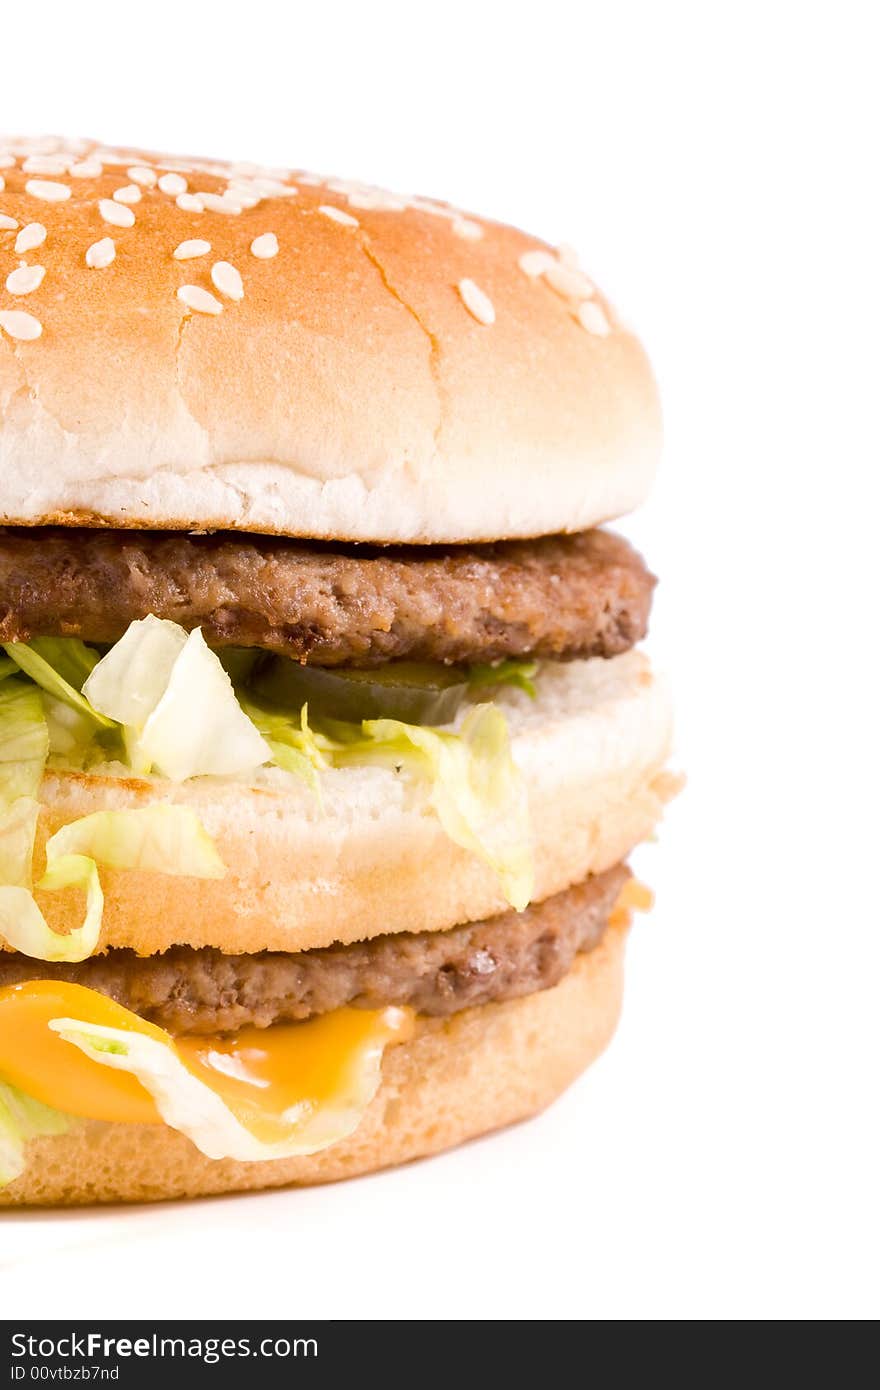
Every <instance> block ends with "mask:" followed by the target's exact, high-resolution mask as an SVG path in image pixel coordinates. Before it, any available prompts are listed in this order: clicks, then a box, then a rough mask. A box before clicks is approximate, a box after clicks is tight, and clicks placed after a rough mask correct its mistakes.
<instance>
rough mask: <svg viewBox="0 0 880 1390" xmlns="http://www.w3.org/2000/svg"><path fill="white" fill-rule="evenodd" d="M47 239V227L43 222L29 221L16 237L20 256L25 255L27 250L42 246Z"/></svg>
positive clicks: (16, 247)
mask: <svg viewBox="0 0 880 1390" xmlns="http://www.w3.org/2000/svg"><path fill="white" fill-rule="evenodd" d="M45 240H46V228H45V227H44V226H43V224H42V222H29V223H28V224H27V226H26V227H22V229H21V231H20V232H19V234H18V236H17V237H16V238H15V249H16V251H17V252H18V254H19V256H23V255H25V253H26V252H28V251H35V250H36V248H37V247H38V246H42V244H43V242H44V241H45Z"/></svg>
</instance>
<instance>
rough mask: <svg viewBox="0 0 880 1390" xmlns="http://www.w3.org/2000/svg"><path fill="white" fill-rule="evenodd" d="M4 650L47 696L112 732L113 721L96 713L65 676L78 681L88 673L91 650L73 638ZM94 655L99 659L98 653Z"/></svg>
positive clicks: (10, 646) (10, 645) (11, 644)
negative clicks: (80, 676) (83, 674)
mask: <svg viewBox="0 0 880 1390" xmlns="http://www.w3.org/2000/svg"><path fill="white" fill-rule="evenodd" d="M68 642H69V643H71V649H70V650H69V651H68V650H67V649H66V644H67V643H68ZM3 648H4V650H5V652H6V654H7V656H10V657H11V658H12V660H13V661H14V662H15V664H16V666H18V667H20V669H21V670H22V671H23V672H24V674H25V675H26V676H29V677H30V679H31V680H32V681H33V682H34V684H35V685H38V686H39V687H40V689H41V690H45V692H46V694H47V695H50V696H52V697H53V698H54V699H56V700H61V701H62V702H63V703H64V704H65V705H70V707H71V709H74V710H76V711H77V713H78V714H80V715H82V716H83V717H84V718H86V719H89V720H91V721H92V723H93V724H94V725H95V727H96V728H104V729H112V728H113V723H114V721H113V720H112V719H108V718H107V717H106V715H104V714H101V713H100V712H99V711H98V710H97V709H95V708H94V707H93V706H92V705H91V704H90V703H89V701H88V699H87V698H86V697H85V696H84V695H82V694H81V693H80V690H79V688H78V687H77V686H76V685H72V684H71V683H70V681H69V680H68V679H67V678H66V675H65V674H63V672H66V673H67V675H70V676H73V678H74V680H77V679H78V677H79V675H80V673H81V672H82V670H83V669H85V670H86V673H87V671H88V667H89V661H90V657H89V656H88V655H87V653H88V648H87V647H85V646H84V644H83V643H82V642H77V641H76V639H74V638H71V637H63V638H62V637H58V638H51V637H45V638H42V639H40V638H38V639H36V640H35V641H33V642H4V643H3ZM80 649H81V650H80ZM94 655H95V657H96V659H97V653H95V654H94Z"/></svg>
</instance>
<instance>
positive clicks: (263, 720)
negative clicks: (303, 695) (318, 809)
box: [238, 691, 332, 803]
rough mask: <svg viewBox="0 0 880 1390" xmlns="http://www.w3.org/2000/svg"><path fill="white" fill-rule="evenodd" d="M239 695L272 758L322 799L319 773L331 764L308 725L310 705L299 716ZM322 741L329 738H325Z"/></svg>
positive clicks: (244, 708) (319, 799)
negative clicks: (269, 707) (266, 707)
mask: <svg viewBox="0 0 880 1390" xmlns="http://www.w3.org/2000/svg"><path fill="white" fill-rule="evenodd" d="M238 699H239V703H240V704H241V707H242V709H243V710H244V712H245V714H246V715H247V716H248V718H249V719H250V720H251V721H252V722H253V724H254V725H255V727H256V728H257V729H258V730H259V732H260V734H261V735H262V736H263V738H264V739H265V740H266V744H267V746H268V747H269V749H270V751H271V754H272V761H273V762H274V763H275V764H276V765H277V766H278V767H281V768H284V770H285V772H292V773H294V775H295V776H297V777H300V778H301V779H302V780H303V781H304V782H305V783H306V784H307V785H308V786H309V787H310V788H311V790H312V791H313V792H314V794H315V797H316V798H317V800H318V802H319V803H320V802H321V782H320V779H319V777H318V773H319V772H321V771H323V770H324V769H325V768H328V767H330V766H332V764H331V762H330V758H329V757H328V755H327V754H326V753H325V752H323V751H322V749H321V746H320V741H319V739H318V737H317V736H316V735H315V732H314V730H313V729H312V728H311V727H310V725H309V707H308V705H303V707H302V709H301V710H300V712H299V719H298V720H297V719H296V718H293V717H291V716H290V715H287V714H282V713H280V712H279V711H277V710H276V711H272V710H267V709H264V708H263V707H262V706H260V705H258V704H255V703H254V702H253V700H251V699H250V698H249V697H248V696H247V695H246V694H245V693H244V692H243V691H239V692H238ZM323 741H324V742H325V743H326V742H327V740H326V739H325V740H323Z"/></svg>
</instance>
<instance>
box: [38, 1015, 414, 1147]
mask: <svg viewBox="0 0 880 1390" xmlns="http://www.w3.org/2000/svg"><path fill="white" fill-rule="evenodd" d="M394 1012H395V1013H397V1012H398V1011H396V1010H395V1011H394ZM300 1026H304V1027H306V1028H308V1027H310V1026H312V1025H310V1024H305V1025H300ZM49 1027H50V1028H51V1029H52V1031H53V1033H57V1034H58V1035H59V1036H60V1037H62V1038H64V1040H65V1041H66V1042H69V1043H72V1044H73V1045H74V1047H78V1048H79V1050H80V1051H81V1052H83V1053H84V1054H85V1056H86V1057H89V1058H90V1059H91V1060H92V1061H93V1062H98V1063H99V1064H100V1065H101V1066H104V1067H110V1068H112V1069H113V1070H115V1071H123V1072H128V1073H129V1075H131V1076H134V1077H136V1078H137V1080H138V1081H139V1082H140V1083H141V1085H142V1086H143V1087H144V1089H145V1090H146V1091H148V1092H149V1094H150V1095H151V1096H152V1097H153V1100H154V1101H155V1104H156V1109H157V1110H158V1111H159V1114H160V1115H161V1117H162V1119H163V1120H164V1121H165V1123H166V1124H167V1125H170V1126H171V1128H172V1129H177V1130H180V1132H181V1133H182V1134H185V1135H186V1136H187V1137H188V1138H189V1139H190V1140H191V1141H192V1143H193V1144H195V1146H196V1148H198V1149H200V1150H201V1152H202V1153H203V1154H206V1155H207V1157H208V1158H213V1159H219V1158H234V1159H237V1160H238V1161H239V1162H244V1163H248V1162H251V1163H253V1162H260V1161H264V1160H266V1159H273V1158H292V1157H294V1156H295V1155H297V1154H311V1153H316V1152H317V1151H318V1150H319V1149H323V1148H326V1147H328V1146H329V1145H330V1144H336V1143H338V1142H339V1141H340V1140H341V1139H344V1138H345V1137H346V1136H347V1135H349V1134H351V1133H352V1132H353V1131H354V1130H355V1129H356V1128H357V1126H358V1124H359V1123H360V1121H361V1119H362V1117H363V1114H364V1111H365V1110H366V1108H367V1106H368V1105H369V1103H370V1101H371V1100H372V1099H373V1096H374V1095H375V1094H376V1091H377V1090H378V1087H379V1081H380V1079H381V1066H382V1051H383V1048H382V1046H381V1045H374V1046H370V1047H367V1048H364V1049H363V1050H362V1051H361V1053H360V1055H359V1057H358V1059H357V1064H356V1065H354V1066H352V1067H351V1068H350V1069H348V1074H347V1075H346V1076H345V1078H344V1079H342V1080H341V1082H340V1087H339V1091H338V1093H337V1094H336V1095H335V1096H334V1097H333V1101H332V1103H331V1102H328V1103H321V1104H318V1105H313V1104H312V1103H310V1102H309V1100H308V1099H307V1098H306V1097H304V1099H303V1102H302V1103H301V1104H297V1105H295V1106H293V1107H292V1108H291V1109H290V1110H288V1111H286V1112H285V1113H284V1114H283V1115H281V1116H279V1117H278V1121H279V1127H280V1129H281V1130H282V1132H283V1133H284V1137H283V1138H281V1139H279V1140H276V1141H275V1142H271V1143H267V1142H265V1141H264V1140H261V1139H258V1138H257V1137H256V1135H255V1134H253V1133H252V1132H251V1130H250V1129H248V1128H247V1127H246V1126H245V1125H244V1124H242V1122H241V1121H240V1120H239V1119H238V1118H237V1117H236V1116H235V1114H234V1113H233V1112H232V1110H231V1109H230V1108H229V1106H227V1105H226V1103H225V1101H223V1100H221V1098H220V1097H219V1096H218V1095H217V1093H216V1092H215V1091H213V1090H212V1089H211V1088H210V1086H207V1085H206V1084H205V1083H204V1082H203V1081H200V1080H199V1079H198V1078H197V1077H196V1076H195V1075H193V1073H192V1072H191V1071H189V1070H188V1068H187V1067H186V1066H185V1065H184V1063H183V1061H182V1060H181V1058H180V1057H179V1056H178V1054H177V1053H176V1052H175V1050H174V1048H173V1047H170V1046H168V1045H167V1044H166V1043H163V1042H160V1041H159V1040H158V1039H157V1038H153V1037H149V1036H147V1035H146V1034H144V1033H138V1032H134V1031H129V1030H127V1029H122V1028H107V1027H104V1026H103V1025H98V1024H94V1023H87V1022H83V1021H81V1020H78V1019H73V1018H57V1019H53V1020H52V1021H51V1022H50V1024H49Z"/></svg>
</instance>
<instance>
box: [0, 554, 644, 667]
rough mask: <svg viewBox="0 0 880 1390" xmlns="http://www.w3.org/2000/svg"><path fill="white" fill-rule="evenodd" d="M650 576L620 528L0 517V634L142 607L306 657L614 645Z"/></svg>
mask: <svg viewBox="0 0 880 1390" xmlns="http://www.w3.org/2000/svg"><path fill="white" fill-rule="evenodd" d="M654 583H655V580H654V578H653V576H652V575H651V574H650V573H649V572H648V570H647V569H646V567H645V564H644V562H643V560H642V559H641V556H639V555H638V554H637V553H636V551H634V550H633V549H632V547H631V546H630V545H628V544H627V542H626V541H625V540H623V539H622V538H621V537H620V536H615V535H612V534H611V533H610V532H607V531H584V532H581V533H580V534H579V535H573V536H549V537H544V538H542V539H539V540H531V541H504V542H498V543H496V544H486V545H472V546H430V547H421V548H419V547H409V548H388V549H378V548H376V547H369V546H337V545H332V544H328V545H321V544H318V543H313V544H304V543H302V542H300V541H291V540H284V539H277V538H273V537H267V536H248V537H245V536H239V535H234V536H233V535H222V534H217V535H211V536H191V535H184V534H181V533H177V532H160V531H156V532H149V531H114V530H108V531H97V530H84V529H75V528H73V527H67V528H59V527H35V528H32V529H24V528H7V529H0V642H13V641H27V640H28V639H29V638H31V637H81V638H83V639H85V640H86V641H92V642H115V641H116V640H117V639H118V638H120V637H121V636H122V634H123V633H124V631H125V629H126V627H127V626H128V624H129V623H130V622H131V621H132V620H133V619H135V618H143V617H146V615H147V614H148V613H155V614H156V616H157V617H160V618H171V619H173V620H174V621H175V622H177V623H180V624H181V625H182V626H183V627H185V628H190V629H191V628H194V627H201V628H202V631H203V633H204V636H205V640H206V641H207V642H208V643H209V644H211V645H213V646H245V647H263V648H265V649H267V650H268V651H273V652H279V653H281V654H283V655H285V656H290V657H294V658H295V659H297V660H299V661H306V660H308V661H309V662H311V663H313V664H314V665H318V666H343V665H353V666H375V665H378V664H380V663H381V662H385V661H389V660H393V659H400V658H409V659H411V660H419V661H443V662H484V661H495V660H498V659H500V658H502V657H518V656H537V657H549V658H567V657H589V656H603V657H610V656H616V655H617V654H618V653H620V652H623V651H626V650H627V649H628V648H629V647H631V646H633V645H634V644H635V643H636V642H638V641H639V640H640V639H641V638H642V637H643V636H644V634H645V631H646V628H647V622H648V612H649V609H650V605H651V593H652V590H653V587H654Z"/></svg>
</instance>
